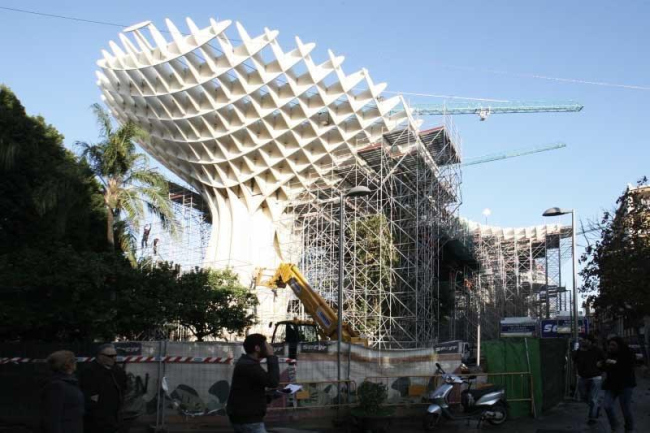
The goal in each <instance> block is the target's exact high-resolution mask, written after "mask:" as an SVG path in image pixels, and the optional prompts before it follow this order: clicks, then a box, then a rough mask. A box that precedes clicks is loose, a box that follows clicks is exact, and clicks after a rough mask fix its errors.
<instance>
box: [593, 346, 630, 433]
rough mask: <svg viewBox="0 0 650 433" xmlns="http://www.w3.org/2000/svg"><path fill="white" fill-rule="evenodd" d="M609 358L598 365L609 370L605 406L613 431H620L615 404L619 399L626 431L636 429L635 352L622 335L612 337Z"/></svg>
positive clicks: (606, 380) (606, 370)
mask: <svg viewBox="0 0 650 433" xmlns="http://www.w3.org/2000/svg"><path fill="white" fill-rule="evenodd" d="M607 351H608V355H607V360H605V361H601V362H599V363H598V366H599V367H600V368H602V369H603V370H604V371H605V372H607V378H606V379H605V382H604V383H603V389H604V390H605V401H604V403H603V407H604V409H605V413H607V418H608V420H609V425H610V427H611V428H612V431H613V432H617V431H619V430H618V428H619V421H618V419H617V417H616V411H615V408H614V405H615V404H616V400H617V399H618V400H619V403H620V405H621V411H622V412H623V418H624V419H625V431H626V432H631V431H634V417H633V416H632V391H633V390H634V387H635V386H636V377H635V376H634V354H633V353H632V351H631V350H630V349H629V348H628V347H627V344H625V342H624V341H623V339H622V338H621V337H612V338H610V339H609V340H608V344H607Z"/></svg>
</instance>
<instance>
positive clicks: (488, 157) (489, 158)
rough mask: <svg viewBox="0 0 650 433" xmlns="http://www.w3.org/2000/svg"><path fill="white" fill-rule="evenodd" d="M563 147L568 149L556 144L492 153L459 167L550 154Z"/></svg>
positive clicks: (563, 145)
mask: <svg viewBox="0 0 650 433" xmlns="http://www.w3.org/2000/svg"><path fill="white" fill-rule="evenodd" d="M563 147H566V144H564V143H555V144H550V145H545V146H537V147H531V148H530V149H520V150H512V151H510V152H499V153H492V154H490V155H484V156H479V157H476V158H470V159H467V160H466V161H465V162H462V163H460V164H459V165H460V166H461V167H467V166H468V165H476V164H483V163H485V162H492V161H499V160H501V159H507V158H516V157H519V156H524V155H531V154H533V153H540V152H548V151H549V150H556V149H562V148H563Z"/></svg>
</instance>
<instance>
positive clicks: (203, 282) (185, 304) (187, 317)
mask: <svg viewBox="0 0 650 433" xmlns="http://www.w3.org/2000/svg"><path fill="white" fill-rule="evenodd" d="M178 281H179V288H178V290H177V292H176V295H177V298H176V321H177V322H178V323H179V324H181V325H182V326H185V327H186V328H188V329H189V330H190V332H192V334H193V335H194V336H195V337H196V339H197V340H198V341H203V340H204V339H205V338H206V337H215V338H225V337H226V335H227V334H238V335H241V333H242V332H244V330H245V329H246V328H249V327H250V326H252V325H253V324H254V323H255V316H254V314H252V313H251V311H252V309H253V307H255V306H256V305H257V297H256V296H255V294H254V293H253V292H251V291H250V290H248V289H246V287H244V286H242V285H241V284H240V283H239V281H238V279H237V275H236V274H235V273H234V272H233V271H232V270H230V269H225V270H214V269H195V270H193V271H192V272H188V273H184V274H182V275H181V276H180V277H179V279H178Z"/></svg>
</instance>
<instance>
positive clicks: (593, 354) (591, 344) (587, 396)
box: [572, 334, 606, 425]
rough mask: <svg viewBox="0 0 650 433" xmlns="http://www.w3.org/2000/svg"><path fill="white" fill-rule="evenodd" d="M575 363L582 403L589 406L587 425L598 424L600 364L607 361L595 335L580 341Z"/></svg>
mask: <svg viewBox="0 0 650 433" xmlns="http://www.w3.org/2000/svg"><path fill="white" fill-rule="evenodd" d="M572 356H573V362H574V363H575V366H576V369H577V370H578V391H579V392H580V397H581V398H582V401H584V402H586V403H587V404H588V405H589V413H588V418H587V424H589V425H592V424H596V423H597V422H598V398H599V393H600V388H601V385H602V377H601V370H600V369H599V368H598V363H599V362H602V361H604V360H605V358H606V357H605V353H604V352H603V351H602V350H601V349H600V348H598V345H597V342H596V337H595V336H594V335H593V334H590V335H588V336H587V337H586V338H581V339H580V347H579V348H578V350H576V351H574V352H573V354H572Z"/></svg>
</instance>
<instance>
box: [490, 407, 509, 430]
mask: <svg viewBox="0 0 650 433" xmlns="http://www.w3.org/2000/svg"><path fill="white" fill-rule="evenodd" d="M490 411H491V412H494V414H495V416H494V418H490V419H488V422H489V423H490V424H492V425H501V424H503V423H504V422H506V420H507V419H508V408H507V407H506V406H505V405H504V404H503V403H497V404H495V405H494V406H492V407H491V408H490Z"/></svg>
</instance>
